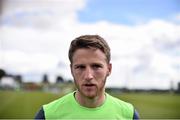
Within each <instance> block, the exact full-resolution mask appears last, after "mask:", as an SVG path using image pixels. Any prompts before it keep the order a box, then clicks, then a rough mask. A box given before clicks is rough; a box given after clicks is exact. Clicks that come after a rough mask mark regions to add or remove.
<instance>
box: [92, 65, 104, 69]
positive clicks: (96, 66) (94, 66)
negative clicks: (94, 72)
mask: <svg viewBox="0 0 180 120" xmlns="http://www.w3.org/2000/svg"><path fill="white" fill-rule="evenodd" d="M93 68H95V69H98V68H102V66H101V65H93Z"/></svg>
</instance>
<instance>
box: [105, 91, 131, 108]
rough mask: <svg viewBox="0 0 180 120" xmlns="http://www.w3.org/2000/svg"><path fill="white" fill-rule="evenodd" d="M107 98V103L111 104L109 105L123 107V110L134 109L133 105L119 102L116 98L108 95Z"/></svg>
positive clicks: (122, 101)
mask: <svg viewBox="0 0 180 120" xmlns="http://www.w3.org/2000/svg"><path fill="white" fill-rule="evenodd" d="M107 97H108V99H109V102H111V104H113V105H114V106H116V107H121V108H122V107H124V108H130V109H134V107H133V105H132V104H131V103H129V102H127V101H124V100H121V99H119V98H117V97H114V96H112V95H110V94H107Z"/></svg>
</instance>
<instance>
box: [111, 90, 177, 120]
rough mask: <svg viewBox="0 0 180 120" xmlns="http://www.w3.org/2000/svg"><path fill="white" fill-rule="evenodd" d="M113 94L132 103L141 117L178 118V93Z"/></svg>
mask: <svg viewBox="0 0 180 120" xmlns="http://www.w3.org/2000/svg"><path fill="white" fill-rule="evenodd" d="M114 96H116V97H118V98H120V99H122V100H124V101H127V102H130V103H132V104H133V105H134V106H135V108H136V109H137V111H138V112H139V115H140V117H141V118H143V119H153V118H156V119H157V118H159V119H163V118H166V119H180V95H177V94H170V93H161V94H157V93H156V94H155V93H154V94H151V93H138V94H137V93H128V94H126V93H124V94H122V95H117V94H114Z"/></svg>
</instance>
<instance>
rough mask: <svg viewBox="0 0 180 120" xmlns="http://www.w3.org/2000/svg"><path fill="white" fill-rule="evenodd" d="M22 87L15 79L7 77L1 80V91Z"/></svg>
mask: <svg viewBox="0 0 180 120" xmlns="http://www.w3.org/2000/svg"><path fill="white" fill-rule="evenodd" d="M19 87H20V85H19V83H17V82H16V81H15V80H14V78H13V77H9V76H5V77H2V78H1V81H0V88H1V89H12V90H14V89H19Z"/></svg>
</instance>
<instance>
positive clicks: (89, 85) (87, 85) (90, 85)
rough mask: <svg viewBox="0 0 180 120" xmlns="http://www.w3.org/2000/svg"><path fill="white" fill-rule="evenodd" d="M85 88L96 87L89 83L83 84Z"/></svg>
mask: <svg viewBox="0 0 180 120" xmlns="http://www.w3.org/2000/svg"><path fill="white" fill-rule="evenodd" d="M83 86H86V87H93V86H95V84H92V83H87V84H83Z"/></svg>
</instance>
